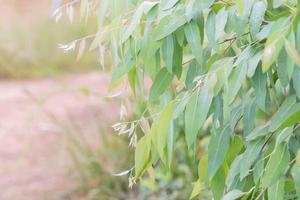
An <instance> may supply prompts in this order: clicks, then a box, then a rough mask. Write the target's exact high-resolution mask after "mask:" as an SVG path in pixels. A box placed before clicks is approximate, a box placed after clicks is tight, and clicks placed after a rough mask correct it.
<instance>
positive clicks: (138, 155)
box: [134, 135, 151, 179]
mask: <svg viewBox="0 0 300 200" xmlns="http://www.w3.org/2000/svg"><path fill="white" fill-rule="evenodd" d="M150 149H151V140H150V137H149V136H148V135H144V136H143V137H142V138H141V139H140V140H139V141H138V143H137V145H136V148H135V154H134V163H135V165H134V166H135V179H138V178H139V177H140V176H142V175H143V173H144V171H145V170H146V168H147V166H148V165H149V163H150V160H151V156H150Z"/></svg>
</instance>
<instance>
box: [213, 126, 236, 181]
mask: <svg viewBox="0 0 300 200" xmlns="http://www.w3.org/2000/svg"><path fill="white" fill-rule="evenodd" d="M231 133H232V130H231V129H230V126H229V125H227V126H226V127H224V128H222V129H218V130H217V131H216V133H215V134H213V135H212V137H211V139H210V142H209V145H208V173H209V177H210V179H212V178H213V177H214V175H215V174H216V173H217V171H218V169H219V168H220V167H221V165H222V164H223V162H224V159H225V156H226V153H227V150H228V148H229V143H230V137H231Z"/></svg>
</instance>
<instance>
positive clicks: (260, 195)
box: [255, 188, 267, 200]
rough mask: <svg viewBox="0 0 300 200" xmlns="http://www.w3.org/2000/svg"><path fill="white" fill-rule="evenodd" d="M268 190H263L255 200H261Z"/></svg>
mask: <svg viewBox="0 0 300 200" xmlns="http://www.w3.org/2000/svg"><path fill="white" fill-rule="evenodd" d="M266 190H267V188H265V189H263V190H262V191H261V192H260V193H259V195H258V196H257V197H256V199H255V200H260V198H261V197H262V196H263V195H264V194H265V192H266Z"/></svg>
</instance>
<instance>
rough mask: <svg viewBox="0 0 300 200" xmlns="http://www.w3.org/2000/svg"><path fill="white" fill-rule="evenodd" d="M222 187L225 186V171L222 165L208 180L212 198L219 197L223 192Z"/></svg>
mask: <svg viewBox="0 0 300 200" xmlns="http://www.w3.org/2000/svg"><path fill="white" fill-rule="evenodd" d="M224 187H225V172H224V169H223V167H221V168H220V169H219V170H218V171H217V173H216V174H215V175H214V177H213V178H212V180H211V182H210V188H211V190H212V193H213V197H214V199H221V197H222V195H223V192H224Z"/></svg>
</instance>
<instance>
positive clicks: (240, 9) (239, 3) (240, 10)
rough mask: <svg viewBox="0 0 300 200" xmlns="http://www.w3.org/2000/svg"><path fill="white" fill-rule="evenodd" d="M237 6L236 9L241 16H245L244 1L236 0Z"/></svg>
mask: <svg viewBox="0 0 300 200" xmlns="http://www.w3.org/2000/svg"><path fill="white" fill-rule="evenodd" d="M235 4H236V9H237V11H238V13H239V15H240V16H243V14H244V0H236V1H235Z"/></svg>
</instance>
